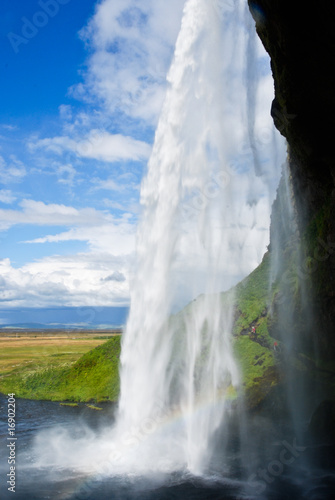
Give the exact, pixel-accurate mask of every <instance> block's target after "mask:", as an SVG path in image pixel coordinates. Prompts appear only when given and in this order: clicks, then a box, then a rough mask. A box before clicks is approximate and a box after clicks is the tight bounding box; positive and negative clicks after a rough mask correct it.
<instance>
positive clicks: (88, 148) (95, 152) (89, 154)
mask: <svg viewBox="0 0 335 500" xmlns="http://www.w3.org/2000/svg"><path fill="white" fill-rule="evenodd" d="M28 147H29V149H30V150H31V151H36V150H37V149H44V150H46V151H50V152H52V153H56V154H57V155H61V154H63V153H64V152H66V151H72V152H73V153H75V154H76V155H77V156H79V157H81V158H90V159H95V160H99V161H105V162H111V163H113V162H117V161H126V160H133V161H141V160H144V159H147V158H148V157H149V155H150V152H151V147H150V146H149V144H147V143H146V142H143V141H138V140H136V139H133V138H132V137H129V136H124V135H121V134H110V133H108V132H106V131H102V130H91V132H90V133H89V134H88V135H87V137H86V138H85V139H84V140H80V139H72V138H70V137H67V136H58V137H51V138H45V139H40V140H37V141H35V142H30V143H29V144H28Z"/></svg>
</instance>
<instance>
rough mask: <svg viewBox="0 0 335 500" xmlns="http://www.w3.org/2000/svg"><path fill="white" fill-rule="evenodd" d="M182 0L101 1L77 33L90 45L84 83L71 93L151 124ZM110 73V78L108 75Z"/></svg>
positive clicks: (155, 116) (161, 92) (161, 95)
mask: <svg viewBox="0 0 335 500" xmlns="http://www.w3.org/2000/svg"><path fill="white" fill-rule="evenodd" d="M183 6H184V1H181V0H171V1H169V2H166V1H165V0H143V1H142V2H141V4H139V2H137V1H136V0H105V1H103V2H101V3H100V4H99V5H98V7H97V10H96V13H95V15H94V16H93V18H92V19H91V21H90V22H89V23H88V25H87V27H86V28H84V29H83V30H82V32H81V36H82V38H83V40H85V42H86V44H87V46H88V47H89V48H90V49H91V51H92V55H91V56H90V58H89V60H88V71H87V73H86V77H85V80H84V82H82V84H80V85H79V86H78V85H77V86H75V87H73V89H72V93H73V94H74V95H75V96H77V97H79V98H81V99H87V100H90V99H91V97H92V95H93V96H96V97H98V98H99V100H101V101H103V102H104V104H105V106H106V108H107V109H108V110H109V111H110V112H111V111H112V112H114V111H116V110H118V111H122V112H123V113H125V114H127V115H129V116H132V117H135V118H140V119H143V120H145V121H147V122H149V123H151V124H155V123H156V122H157V119H158V115H159V112H160V109H161V105H162V102H163V99H164V95H165V85H166V74H167V70H168V68H169V65H170V61H171V57H172V53H173V48H174V44H175V41H176V38H177V35H178V32H179V28H180V22H181V15H182V9H183ZM111 75H112V78H111Z"/></svg>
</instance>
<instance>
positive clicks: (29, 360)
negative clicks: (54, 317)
mask: <svg viewBox="0 0 335 500" xmlns="http://www.w3.org/2000/svg"><path fill="white" fill-rule="evenodd" d="M115 335H120V331H118V330H115V331H112V330H109V331H107V330H106V331H100V330H99V331H86V330H85V331H77V330H75V331H68V330H66V331H62V330H57V331H14V330H11V331H4V332H1V333H0V376H1V375H7V374H9V373H13V372H30V371H31V370H32V371H35V370H36V369H38V370H40V369H42V370H43V369H46V368H47V369H49V368H54V367H57V368H60V367H65V366H69V365H71V364H73V363H74V362H75V361H77V360H78V359H79V358H80V357H81V356H82V355H83V354H85V353H86V352H88V351H90V350H92V349H94V348H95V347H97V346H98V345H100V344H102V343H104V342H106V340H108V339H109V338H111V337H113V336H115Z"/></svg>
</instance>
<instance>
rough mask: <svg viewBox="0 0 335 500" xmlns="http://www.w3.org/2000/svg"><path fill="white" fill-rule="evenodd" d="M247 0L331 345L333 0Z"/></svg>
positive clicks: (334, 269) (334, 267) (326, 344)
mask: <svg viewBox="0 0 335 500" xmlns="http://www.w3.org/2000/svg"><path fill="white" fill-rule="evenodd" d="M248 3H249V7H250V11H251V13H252V15H253V17H254V19H255V21H256V30H257V33H258V35H259V37H260V38H261V40H262V42H263V45H264V47H265V49H266V50H267V52H268V53H269V55H270V57H271V67H272V72H273V77H274V84H275V99H274V101H273V104H272V109H271V114H272V116H273V119H274V123H275V125H276V127H277V128H278V130H279V131H280V132H281V134H282V135H284V136H285V137H286V139H287V141H288V145H289V152H290V155H289V168H290V172H291V181H292V187H293V193H294V198H295V207H296V211H297V223H298V227H299V231H300V237H301V241H302V243H303V245H304V248H303V252H304V257H305V259H306V262H307V267H308V266H310V268H311V273H310V277H309V278H310V282H311V290H312V292H311V294H312V295H311V301H312V302H313V304H314V306H315V305H316V307H315V309H316V325H318V326H319V328H318V330H319V332H318V335H319V337H320V340H321V344H322V346H323V350H324V352H327V351H328V353H330V352H331V351H332V352H333V353H335V333H334V332H335V76H334V75H335V73H334V66H335V3H334V2H329V1H328V0H320V1H319V2H317V3H308V2H299V1H295V2H292V0H248ZM279 196H280V193H279ZM279 202H280V200H279V201H278V199H277V206H278V205H279V204H280V203H279ZM274 210H276V207H274ZM276 219H278V220H279V217H276V215H275V214H273V218H272V227H271V232H272V234H275V233H276V232H278V231H279V232H280V228H279V230H278V228H277V227H274V225H275V220H276ZM288 245H289V243H288ZM282 250H283V251H284V250H285V249H282ZM329 349H330V350H329Z"/></svg>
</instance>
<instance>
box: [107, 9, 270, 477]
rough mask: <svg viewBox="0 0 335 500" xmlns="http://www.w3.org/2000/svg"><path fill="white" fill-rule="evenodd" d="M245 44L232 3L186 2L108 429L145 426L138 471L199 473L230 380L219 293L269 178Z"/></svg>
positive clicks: (246, 256) (242, 270) (238, 269)
mask: <svg viewBox="0 0 335 500" xmlns="http://www.w3.org/2000/svg"><path fill="white" fill-rule="evenodd" d="M246 19H247V20H248V22H247V23H246V22H245V20H246ZM248 24H249V27H248ZM255 37H256V34H255V30H254V27H253V26H250V14H249V12H248V11H247V6H246V5H245V2H244V1H242V0H236V1H235V2H230V1H222V0H211V1H208V0H188V1H187V2H186V4H185V7H184V14H183V19H182V26H181V30H180V34H179V37H178V40H177V43H176V48H175V54H174V59H173V62H172V65H171V68H170V71H169V74H168V84H169V87H168V91H167V95H166V99H165V104H164V106H163V109H162V113H161V117H160V120H159V124H158V127H157V131H156V135H155V141H154V146H153V151H152V155H151V158H150V161H149V164H148V171H147V174H146V177H145V178H144V180H143V183H142V187H141V204H142V218H141V222H140V225H139V230H138V238H137V257H136V259H137V260H136V265H135V270H134V277H133V282H132V288H131V310H130V315H129V319H128V323H127V326H126V331H125V334H124V338H123V344H122V355H121V372H120V373H121V396H120V402H119V413H118V418H117V424H116V429H115V436H119V437H120V436H128V440H129V438H132V437H133V435H134V432H135V431H134V432H133V431H131V430H134V429H143V428H149V427H150V425H151V427H152V428H153V429H154V431H152V432H151V431H150V432H149V431H148V432H142V434H141V438H136V440H134V441H136V446H137V448H138V444H139V441H141V443H140V444H141V447H140V449H141V452H140V457H141V458H140V461H141V465H142V466H143V467H144V468H145V467H149V468H151V469H152V470H159V469H161V470H171V469H174V468H177V467H186V468H187V469H188V470H190V471H191V472H193V473H201V472H203V471H204V470H206V468H207V467H208V465H209V462H210V457H211V446H210V443H211V439H212V438H213V435H214V432H215V430H216V429H217V428H218V427H219V426H220V424H221V423H222V421H223V420H224V418H225V412H226V411H227V408H228V407H229V404H228V403H227V398H228V397H229V393H231V392H232V391H234V390H236V389H237V388H238V385H239V378H240V376H239V370H238V367H237V365H236V362H235V360H234V356H233V350H232V323H233V312H234V309H233V296H232V294H230V295H229V294H228V295H227V296H226V300H225V301H223V296H222V294H220V293H219V292H221V291H222V290H227V289H229V288H230V287H231V286H232V285H233V284H235V283H236V282H237V281H238V280H239V279H241V278H242V277H243V276H245V275H246V274H247V273H248V272H250V271H251V270H252V269H253V268H254V267H256V265H257V264H258V263H259V261H260V259H261V257H262V255H263V253H264V251H265V246H266V244H267V243H268V227H269V215H270V205H271V202H272V199H273V194H274V188H275V186H276V184H277V182H278V170H279V168H278V165H275V164H274V162H273V160H272V158H273V156H274V155H273V147H274V146H273V140H272V138H273V128H272V122H271V118H270V117H269V116H268V115H269V109H270V102H267V103H266V105H267V108H266V113H263V115H266V118H264V117H263V118H262V115H261V120H263V121H261V122H259V123H257V120H256V116H257V113H256V110H257V106H259V105H260V104H259V103H261V107H262V106H263V107H264V104H262V103H263V101H264V95H263V94H262V92H263V93H264V88H265V87H264V78H263V80H262V71H263V72H264V67H263V65H264V54H262V55H261V57H260V56H259V55H258V54H257V47H256V45H257V44H256V42H255ZM251 66H254V67H253V68H252V71H251ZM263 76H264V75H263ZM247 77H248V78H249V83H248V85H250V88H249V89H248V86H247V85H246V78H247ZM250 79H251V81H250ZM262 85H263V87H262ZM247 89H248V90H247ZM270 98H271V95H270ZM251 139H252V140H251ZM257 148H258V150H257V162H256V161H255V156H256V155H255V150H256V149H257ZM256 163H257V164H256ZM200 293H202V295H199V294H200ZM198 295H199V297H198V298H197V299H196V300H193V302H191V303H190V304H189V306H188V307H186V308H185V309H184V310H183V311H182V312H179V313H178V314H176V311H177V310H178V304H179V309H180V304H185V303H186V302H187V301H189V300H191V299H194V298H195V297H197V296H198ZM172 313H175V314H174V315H173V314H172ZM158 421H159V424H158ZM149 438H150V439H149ZM130 440H131V439H130ZM142 441H143V442H142ZM149 441H150V442H151V444H148V443H149ZM146 447H147V448H146ZM130 448H131V447H128V446H127V453H128V454H129V453H131V450H130ZM153 449H155V452H153ZM145 450H146V451H145ZM146 453H147V454H146ZM125 460H127V459H125ZM138 462H139V458H138V457H137V465H138Z"/></svg>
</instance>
